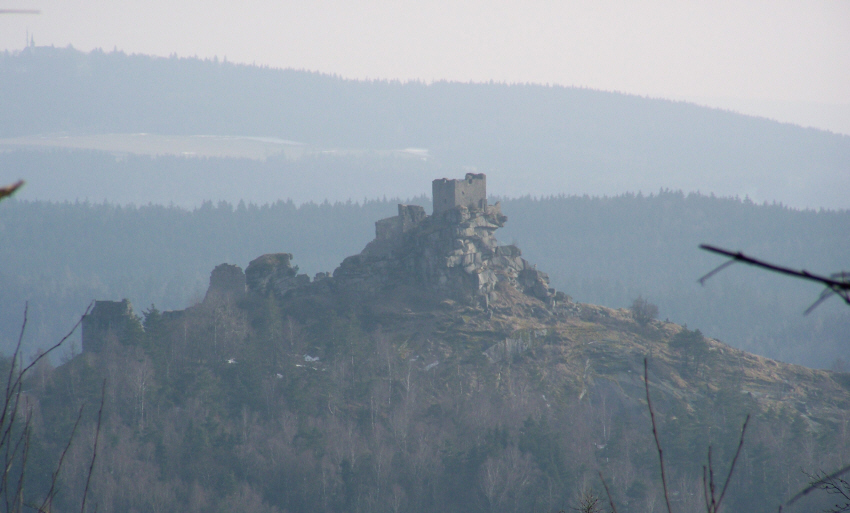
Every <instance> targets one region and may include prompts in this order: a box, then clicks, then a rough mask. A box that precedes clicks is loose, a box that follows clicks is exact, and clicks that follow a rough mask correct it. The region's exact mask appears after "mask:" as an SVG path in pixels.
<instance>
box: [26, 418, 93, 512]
mask: <svg viewBox="0 0 850 513" xmlns="http://www.w3.org/2000/svg"><path fill="white" fill-rule="evenodd" d="M84 409H85V405H82V406H80V413H79V414H78V415H77V420H76V421H75V422H74V427H73V428H72V429H71V436H69V437H68V444H67V445H65V448H64V449H63V450H62V454H60V455H59V463H57V464H56V470H55V471H54V472H53V476H52V478H51V480H50V490H48V491H47V495H46V496H45V497H44V502H42V503H41V506H39V508H38V511H50V510H51V509H53V508H52V505H53V496H54V495H55V494H56V491H55V490H56V482H57V481H58V480H59V472H60V471H61V470H62V463H63V462H64V461H65V455H66V454H67V453H68V449H70V448H71V442H73V441H74V436H75V435H76V433H77V427H79V425H80V420H81V419H82V418H83V410H84Z"/></svg>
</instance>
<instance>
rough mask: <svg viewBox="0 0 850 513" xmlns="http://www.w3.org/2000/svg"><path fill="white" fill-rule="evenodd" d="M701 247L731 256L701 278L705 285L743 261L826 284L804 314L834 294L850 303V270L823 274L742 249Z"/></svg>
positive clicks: (704, 245) (700, 281)
mask: <svg viewBox="0 0 850 513" xmlns="http://www.w3.org/2000/svg"><path fill="white" fill-rule="evenodd" d="M699 247H700V249H704V250H706V251H710V252H712V253H717V254H718V255H723V256H725V257H729V258H731V260H729V261H728V262H725V263H723V264H721V265H719V266H718V267H716V268H714V269H713V270H712V271H711V272H709V273H708V274H706V275H705V276H703V277H702V278H700V279H699V280H698V281H699V283H700V285H705V281H706V280H707V279H709V278H711V277H712V276H714V275H715V274H717V273H719V272H720V271H722V270H723V269H726V268H727V267H729V266H730V265H732V264H734V263H735V262H741V263H744V264H748V265H753V266H755V267H761V268H762V269H767V270H768V271H773V272H776V273H780V274H785V275H787V276H793V277H795V278H802V279H804V280H809V281H814V282H817V283H820V284H821V285H823V286H825V287H826V288H825V289H824V291H823V292H821V294H820V296H818V299H817V301H815V302H814V303H813V304H812V306H810V307H808V308H807V309H806V311H805V312H804V313H803V315H808V314H809V313H810V312H811V311H812V310H814V309H815V308H817V307H818V305H820V304H821V303H822V302H824V301H825V300H827V299H829V298H830V297H831V296H832V295H833V294H835V295H837V296H838V297H840V298H841V299H843V300H844V302H845V303H847V305H850V272H846V271H841V272H838V273H833V274H831V275H829V276H821V275H818V274H813V273H810V272H809V271H807V270H805V269H803V270H800V271H798V270H796V269H790V268H788V267H782V266H779V265H775V264H771V263H768V262H765V261H763V260H758V259H756V258H753V257H750V256H747V255H745V254H744V253H742V252H740V251H729V250H727V249H723V248H718V247H716V246H711V245H708V244H700V246H699Z"/></svg>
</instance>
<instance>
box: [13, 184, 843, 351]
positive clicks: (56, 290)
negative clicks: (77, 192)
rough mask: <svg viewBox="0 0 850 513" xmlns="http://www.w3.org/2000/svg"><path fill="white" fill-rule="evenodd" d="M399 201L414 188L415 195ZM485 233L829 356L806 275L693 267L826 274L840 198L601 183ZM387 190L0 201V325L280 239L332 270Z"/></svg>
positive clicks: (668, 312)
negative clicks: (726, 194) (808, 204)
mask: <svg viewBox="0 0 850 513" xmlns="http://www.w3.org/2000/svg"><path fill="white" fill-rule="evenodd" d="M414 201H415V202H418V203H421V204H426V203H430V202H429V201H428V200H427V198H424V197H420V198H418V199H416V200H414ZM502 210H503V212H504V213H505V214H506V215H507V216H508V222H507V224H506V226H505V228H503V229H501V230H499V232H498V233H497V236H498V237H499V239H500V240H501V241H502V242H503V243H511V242H514V241H515V242H517V243H518V244H519V245H520V247H522V248H523V251H524V256H525V257H526V258H527V259H528V260H529V261H531V262H534V263H536V264H537V265H538V268H539V269H541V270H543V271H545V272H548V273H549V274H550V276H551V278H552V285H553V286H555V287H556V288H558V289H559V290H562V291H564V292H565V293H567V294H570V295H571V296H572V297H573V299H574V300H576V301H581V302H588V303H595V304H602V305H606V306H611V307H624V306H628V305H629V304H631V302H632V300H634V299H635V298H636V297H638V295H642V296H643V297H644V298H646V299H648V300H649V301H651V302H653V303H656V304H658V305H659V307H660V311H661V313H660V317H661V318H662V319H664V318H669V319H670V320H671V321H674V322H678V323H687V325H688V326H689V327H690V328H691V329H697V328H698V329H700V330H702V331H703V332H704V333H706V334H707V335H709V336H713V337H717V338H720V339H722V340H723V341H724V342H726V343H728V344H730V345H732V346H735V347H739V348H742V349H746V350H748V351H751V352H755V353H757V354H761V355H765V356H769V357H774V358H778V359H781V360H784V361H788V362H793V363H802V364H806V365H809V366H813V367H829V366H831V365H837V366H838V367H840V366H841V362H840V361H839V360H838V359H839V358H843V359H845V360H846V355H847V354H848V350H850V346H848V343H850V340H848V337H847V333H850V311H849V310H848V309H847V308H846V306H845V305H843V304H841V303H840V301H838V300H831V301H828V302H826V303H825V304H823V305H822V306H821V307H819V308H818V309H816V310H815V311H814V312H813V313H812V314H811V315H809V316H803V315H802V312H803V311H804V310H805V309H806V307H807V306H808V305H809V304H811V302H813V301H814V300H815V299H816V298H817V295H818V293H819V292H820V290H819V289H818V288H817V287H816V286H814V285H811V284H808V283H805V282H802V281H799V282H798V281H797V280H793V279H790V278H786V277H781V276H777V275H773V274H771V273H766V272H762V271H759V270H756V269H752V268H747V267H745V266H733V267H732V268H730V269H727V270H726V271H724V272H723V273H720V274H719V275H717V276H716V277H714V278H712V279H711V280H709V281H708V283H707V284H706V286H705V287H701V286H699V285H698V284H697V282H696V280H697V278H699V277H700V276H701V275H703V274H704V273H706V272H708V271H709V270H711V269H712V268H714V267H715V266H716V265H718V264H720V263H721V262H722V260H721V259H719V258H718V257H715V256H713V255H710V254H707V253H705V252H702V251H700V250H698V249H697V245H698V244H700V243H713V244H717V245H720V246H724V247H728V248H730V249H740V250H744V251H746V252H747V253H750V254H752V255H754V256H759V257H762V258H765V259H768V260H771V261H774V262H776V263H779V264H783V265H787V266H791V267H798V268H806V269H808V270H810V271H812V272H820V273H830V272H835V271H839V270H842V269H843V270H847V265H848V264H847V263H848V262H850V211H800V210H794V209H790V208H787V207H783V206H781V205H758V204H754V203H752V202H749V201H744V200H740V199H729V198H717V197H711V196H704V195H697V194H692V195H684V194H681V193H675V192H663V193H661V194H655V195H641V196H638V195H623V196H618V197H612V198H592V197H581V196H568V197H551V198H546V199H532V198H519V199H502ZM395 211H396V202H395V201H392V200H383V201H371V202H366V203H339V204H330V203H325V204H305V205H301V206H296V205H295V204H293V203H291V202H289V203H287V202H279V203H275V204H270V205H265V206H256V205H251V204H248V205H245V204H239V205H236V206H234V205H231V204H226V203H222V204H217V205H215V204H212V203H207V204H205V205H204V206H202V207H201V208H198V209H195V210H185V209H181V208H176V207H163V206H155V205H150V206H143V207H122V206H115V205H110V204H90V203H76V204H74V203H70V204H58V203H44V202H24V201H19V200H18V201H14V200H12V201H4V202H3V203H2V204H0V240H2V241H3V243H2V245H0V262H2V263H3V267H2V269H0V321H2V326H0V334H1V335H2V341H3V344H4V345H3V347H4V348H5V349H4V351H8V348H9V344H11V343H13V342H14V341H15V337H16V336H17V332H18V328H19V327H20V322H21V313H22V310H23V303H24V301H25V300H27V299H29V300H30V331H29V333H30V336H29V337H28V338H27V342H28V343H29V344H30V347H34V346H35V347H38V346H41V347H45V346H47V345H48V343H50V342H52V341H55V340H57V339H58V338H59V337H60V336H61V335H62V334H64V331H65V330H67V329H68V327H70V326H71V325H72V324H73V323H74V322H75V320H76V318H78V316H79V314H80V313H81V312H82V311H83V310H84V309H85V306H86V305H87V304H88V303H89V301H91V300H92V299H113V300H117V299H121V298H128V299H130V300H131V301H132V302H133V303H134V305H135V306H136V312H137V313H138V314H141V312H142V311H143V310H145V309H147V308H148V307H149V306H150V305H151V303H155V304H156V305H157V307H158V308H159V309H161V310H166V309H178V308H184V307H185V306H187V305H188V304H191V303H193V302H194V301H197V300H199V299H200V298H202V297H203V291H204V290H205V289H206V286H207V282H208V278H209V273H210V271H211V270H212V269H213V267H214V266H216V265H218V264H220V263H223V262H228V263H232V264H238V265H240V266H242V267H243V268H244V267H245V266H246V265H247V264H248V262H249V261H250V260H251V259H253V258H255V257H256V256H258V255H261V254H263V253H271V252H290V253H293V254H294V255H295V264H297V265H298V266H299V267H300V268H301V270H302V272H307V273H309V274H311V275H312V274H314V273H317V272H323V271H332V270H333V269H334V268H335V267H336V266H337V265H339V263H340V262H341V261H342V259H343V258H345V257H346V256H348V255H352V254H356V253H358V252H359V251H360V250H361V249H362V248H363V246H364V245H365V244H366V243H367V242H368V241H369V240H371V239H372V238H373V237H374V222H375V221H376V220H378V219H381V218H384V217H388V216H391V215H394V214H395Z"/></svg>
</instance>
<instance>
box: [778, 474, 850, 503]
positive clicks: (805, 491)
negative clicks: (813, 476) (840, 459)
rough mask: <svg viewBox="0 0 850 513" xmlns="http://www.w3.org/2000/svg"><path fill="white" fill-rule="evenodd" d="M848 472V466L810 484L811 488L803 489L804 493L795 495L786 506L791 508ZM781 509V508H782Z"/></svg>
mask: <svg viewBox="0 0 850 513" xmlns="http://www.w3.org/2000/svg"><path fill="white" fill-rule="evenodd" d="M847 472H850V465H847V466H846V467H844V468H840V469H838V470H836V471H835V472H833V473H832V474H830V475H828V476H823V477H822V478H820V479H818V480H817V481H815V482H814V483H812V484H810V485H809V486H807V487H806V488H804V489H803V491H801V492H800V493H798V494H797V495H795V496H793V497H791V499H790V500H789V501H788V502H786V503H785V505H786V506H790V505H791V504H794V503H795V502H797V501H798V500H799V499H800V498H802V497H804V496H806V495H808V494H809V493H811V492H812V491H814V490H817V489H818V487H819V486H820V485H822V484H823V483H825V482H826V481H829V480H830V479H835V478H836V477H838V476H841V475H844V474H846V473H847ZM780 507H781V506H780Z"/></svg>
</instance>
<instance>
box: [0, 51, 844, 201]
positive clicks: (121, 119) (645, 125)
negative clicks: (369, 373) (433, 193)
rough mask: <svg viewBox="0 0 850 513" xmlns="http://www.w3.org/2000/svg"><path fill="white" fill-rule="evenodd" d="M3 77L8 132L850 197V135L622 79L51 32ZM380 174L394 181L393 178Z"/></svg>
mask: <svg viewBox="0 0 850 513" xmlns="http://www.w3.org/2000/svg"><path fill="white" fill-rule="evenodd" d="M0 90H2V91H3V97H4V101H3V102H0V137H5V138H9V137H15V136H24V135H33V134H42V133H56V132H68V133H72V134H79V133H88V134H103V133H137V132H149V133H155V134H186V135H188V134H218V135H244V136H260V137H278V138H283V139H287V140H294V141H299V142H302V143H305V144H307V145H310V146H312V147H317V148H358V149H366V150H386V149H401V148H409V147H416V148H427V149H428V150H429V155H431V157H432V158H433V159H434V160H435V161H437V162H438V163H439V165H441V166H449V167H453V168H454V167H458V166H475V167H477V168H479V169H480V170H484V171H486V172H487V173H488V175H489V176H490V177H491V184H492V187H491V190H492V191H493V192H495V193H498V194H503V195H510V196H516V195H521V194H526V193H531V194H541V193H547V194H551V193H553V192H555V193H572V194H574V193H579V194H582V193H590V194H612V193H622V192H627V191H631V192H636V191H638V190H643V191H644V192H646V191H654V190H658V189H659V188H661V187H670V188H674V189H680V188H681V189H683V190H685V191H691V190H701V191H703V192H714V193H717V194H722V195H735V194H740V195H741V196H743V195H744V194H749V195H750V196H751V197H754V198H756V199H758V200H780V201H784V202H785V203H786V204H788V203H790V204H792V205H799V206H812V207H833V208H834V207H842V208H846V207H848V206H850V204H848V203H847V196H846V194H845V193H844V192H845V191H847V190H850V170H849V169H848V162H850V137H848V136H841V135H835V134H830V133H827V132H823V131H819V130H814V129H803V128H800V127H796V126H792V125H785V124H780V123H776V122H772V121H768V120H765V119H760V118H753V117H747V116H742V115H737V114H733V113H730V112H725V111H720V110H715V109H708V108H703V107H697V106H695V105H690V104H685V103H676V102H671V101H666V100H655V99H648V98H641V97H635V96H629V95H624V94H618V93H609V92H600V91H593V90H587V89H578V88H568V87H549V86H542V85H524V84H513V85H508V84H492V83H490V84H463V83H450V82H437V83H433V84H423V83H399V82H387V81H354V80H343V79H340V78H337V77H333V76H328V75H322V74H317V73H309V72H304V71H296V70H280V69H268V68H263V67H257V66H247V65H236V64H231V63H227V62H218V61H202V60H198V59H192V58H188V59H184V58H176V57H175V58H156V57H149V56H141V55H126V54H124V53H120V52H112V53H104V52H101V51H94V52H91V53H88V54H86V53H81V52H78V51H76V50H73V49H58V48H46V47H37V48H28V49H26V50H24V51H21V52H16V53H8V52H7V53H5V54H0ZM4 176H5V175H4ZM373 186H374V189H373V191H374V194H376V195H380V194H382V193H383V191H382V190H381V189H380V187H381V183H379V182H376V183H374V184H373ZM244 199H246V200H248V201H250V200H251V199H252V198H244ZM323 199H324V197H319V196H317V197H315V198H314V200H316V201H321V200H323Z"/></svg>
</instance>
